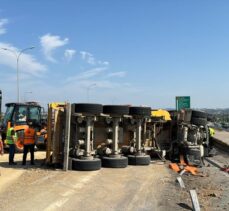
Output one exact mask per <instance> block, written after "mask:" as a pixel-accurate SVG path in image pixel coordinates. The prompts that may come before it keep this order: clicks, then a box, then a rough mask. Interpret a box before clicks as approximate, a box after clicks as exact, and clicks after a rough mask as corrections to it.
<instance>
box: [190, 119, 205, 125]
mask: <svg viewBox="0 0 229 211" xmlns="http://www.w3.org/2000/svg"><path fill="white" fill-rule="evenodd" d="M191 123H192V124H194V125H197V126H200V125H202V126H206V125H207V123H208V121H207V119H206V118H196V117H192V119H191Z"/></svg>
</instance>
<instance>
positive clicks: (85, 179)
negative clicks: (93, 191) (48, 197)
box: [44, 171, 99, 211]
mask: <svg viewBox="0 0 229 211" xmlns="http://www.w3.org/2000/svg"><path fill="white" fill-rule="evenodd" d="M98 173H99V172H98V171H94V172H90V174H89V175H87V176H82V179H80V180H79V181H77V184H75V185H73V186H72V188H71V189H70V190H67V191H66V192H64V193H61V194H60V195H61V197H64V198H61V199H59V200H57V201H55V202H53V203H52V204H50V205H49V206H48V207H47V208H46V209H44V211H52V210H56V209H57V208H61V207H62V206H63V205H64V204H65V203H66V202H67V201H68V200H69V198H67V197H69V196H72V195H74V194H75V192H76V190H79V189H81V188H83V186H85V185H86V183H88V182H89V181H90V180H91V179H92V178H93V177H94V176H95V175H97V174H98Z"/></svg>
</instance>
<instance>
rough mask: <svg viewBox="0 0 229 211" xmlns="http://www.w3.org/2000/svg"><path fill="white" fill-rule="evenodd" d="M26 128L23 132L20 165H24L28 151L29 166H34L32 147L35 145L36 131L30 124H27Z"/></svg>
mask: <svg viewBox="0 0 229 211" xmlns="http://www.w3.org/2000/svg"><path fill="white" fill-rule="evenodd" d="M28 126H29V127H28V128H27V129H25V130H24V136H23V144H24V151H23V161H22V165H26V157H27V153H28V151H30V158H31V165H34V145H35V136H36V131H35V129H34V128H33V123H32V122H29V123H28Z"/></svg>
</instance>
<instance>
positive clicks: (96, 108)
mask: <svg viewBox="0 0 229 211" xmlns="http://www.w3.org/2000/svg"><path fill="white" fill-rule="evenodd" d="M72 112H73V113H85V114H93V115H99V114H101V113H102V112H103V106H102V105H101V104H91V103H74V104H72Z"/></svg>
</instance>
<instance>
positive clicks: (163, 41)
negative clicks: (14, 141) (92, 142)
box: [0, 0, 229, 108]
mask: <svg viewBox="0 0 229 211" xmlns="http://www.w3.org/2000/svg"><path fill="white" fill-rule="evenodd" d="M228 11H229V1H227V0H221V1H217V0H202V1H199V0H192V1H188V0H141V1H140V0H125V1H123V0H109V1H107V0H96V1H93V0H55V1H54V0H39V1H35V0H20V1H17V0H0V89H1V90H2V92H3V103H6V102H12V101H16V100H17V80H16V56H17V55H18V53H19V52H20V51H21V50H23V49H25V48H28V47H31V46H35V48H34V49H29V50H26V51H24V52H23V53H22V54H21V55H20V57H19V69H18V70H19V88H20V101H37V102H40V103H41V104H42V105H43V106H46V105H47V103H49V102H63V101H68V102H71V103H86V102H90V103H101V104H130V105H135V106H141V105H147V106H151V107H152V108H173V107H175V97H176V96H191V106H192V107H195V108H226V107H229V94H228V90H229V83H228V79H229V25H228V23H229V12H228ZM3 48H6V49H8V50H3ZM15 53H16V54H15Z"/></svg>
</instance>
